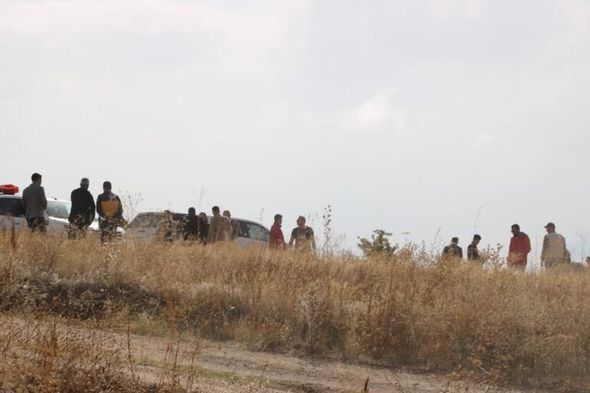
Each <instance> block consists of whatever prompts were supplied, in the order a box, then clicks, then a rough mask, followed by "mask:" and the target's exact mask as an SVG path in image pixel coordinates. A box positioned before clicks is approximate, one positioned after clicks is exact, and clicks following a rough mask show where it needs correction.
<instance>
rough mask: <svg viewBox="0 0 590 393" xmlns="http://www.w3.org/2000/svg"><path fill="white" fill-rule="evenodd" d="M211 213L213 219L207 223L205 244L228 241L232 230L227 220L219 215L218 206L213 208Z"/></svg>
mask: <svg viewBox="0 0 590 393" xmlns="http://www.w3.org/2000/svg"><path fill="white" fill-rule="evenodd" d="M211 211H212V212H213V217H212V218H211V222H210V223H209V236H208V237H207V243H209V244H213V243H217V242H224V241H227V240H230V239H231V233H232V228H231V224H230V222H229V220H228V219H227V217H224V216H222V215H221V214H220V210H219V206H213V208H212V209H211Z"/></svg>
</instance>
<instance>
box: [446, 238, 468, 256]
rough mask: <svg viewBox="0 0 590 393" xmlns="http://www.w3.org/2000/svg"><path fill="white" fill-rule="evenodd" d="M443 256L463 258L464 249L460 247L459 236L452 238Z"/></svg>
mask: <svg viewBox="0 0 590 393" xmlns="http://www.w3.org/2000/svg"><path fill="white" fill-rule="evenodd" d="M442 256H443V258H460V259H463V249H462V248H461V247H459V238H458V237H454V238H452V239H451V244H449V245H448V246H446V247H445V248H444V249H443V253H442Z"/></svg>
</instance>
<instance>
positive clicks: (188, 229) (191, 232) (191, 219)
mask: <svg viewBox="0 0 590 393" xmlns="http://www.w3.org/2000/svg"><path fill="white" fill-rule="evenodd" d="M182 238H183V239H184V240H185V241H191V242H196V241H197V240H199V217H198V216H197V211H196V210H195V208H194V207H190V208H189V209H188V215H187V216H186V217H185V218H184V220H183V225H182Z"/></svg>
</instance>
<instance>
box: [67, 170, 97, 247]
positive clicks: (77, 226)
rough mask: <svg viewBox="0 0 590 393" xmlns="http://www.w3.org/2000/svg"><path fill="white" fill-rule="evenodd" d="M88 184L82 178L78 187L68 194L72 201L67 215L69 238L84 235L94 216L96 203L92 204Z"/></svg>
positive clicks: (92, 199)
mask: <svg viewBox="0 0 590 393" xmlns="http://www.w3.org/2000/svg"><path fill="white" fill-rule="evenodd" d="M89 186H90V181H89V180H88V179H87V178H83V179H82V180H80V188H76V189H75V190H74V191H72V194H71V195H70V199H71V201H72V207H71V209H70V216H69V217H68V221H69V222H70V227H69V230H68V237H69V238H70V239H75V238H76V237H78V236H81V237H85V236H86V231H87V230H88V227H89V226H90V224H92V222H93V221H94V217H95V216H96V213H95V210H96V205H95V204H94V197H93V196H92V194H91V193H90V191H88V187H89Z"/></svg>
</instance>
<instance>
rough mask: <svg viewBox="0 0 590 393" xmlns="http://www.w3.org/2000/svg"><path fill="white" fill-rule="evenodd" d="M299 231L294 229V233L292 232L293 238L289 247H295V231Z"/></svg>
mask: <svg viewBox="0 0 590 393" xmlns="http://www.w3.org/2000/svg"><path fill="white" fill-rule="evenodd" d="M296 230H297V229H293V231H291V238H290V239H289V247H293V244H294V243H295V231H296Z"/></svg>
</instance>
